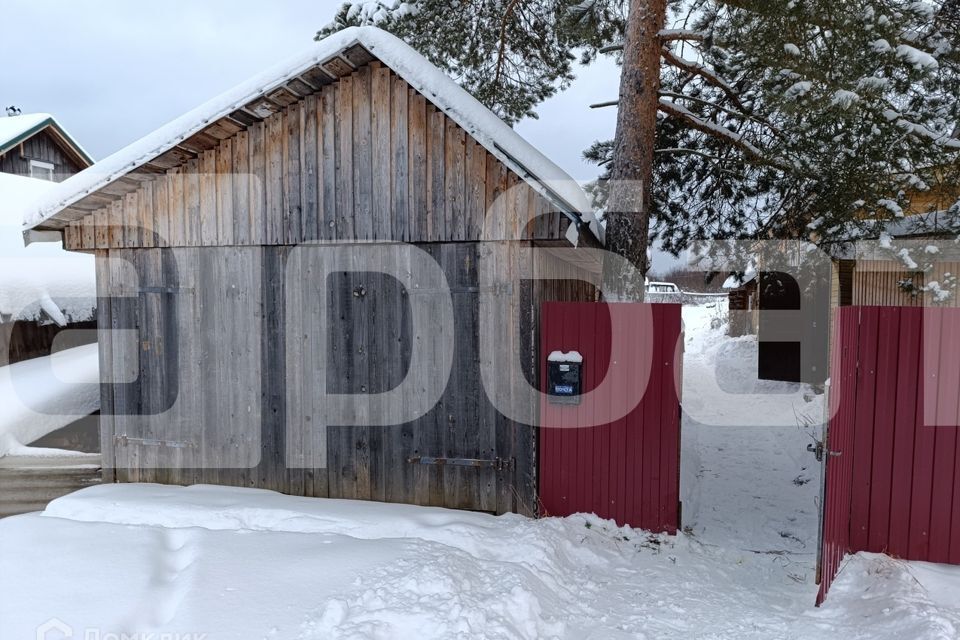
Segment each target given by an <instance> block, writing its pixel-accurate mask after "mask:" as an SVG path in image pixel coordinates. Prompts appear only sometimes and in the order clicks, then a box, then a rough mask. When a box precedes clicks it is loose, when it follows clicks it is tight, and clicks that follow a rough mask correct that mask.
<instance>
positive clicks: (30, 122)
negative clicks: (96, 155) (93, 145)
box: [0, 113, 93, 182]
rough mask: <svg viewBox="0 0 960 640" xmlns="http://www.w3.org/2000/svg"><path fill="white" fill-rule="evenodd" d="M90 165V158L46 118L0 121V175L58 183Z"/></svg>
mask: <svg viewBox="0 0 960 640" xmlns="http://www.w3.org/2000/svg"><path fill="white" fill-rule="evenodd" d="M92 164H93V158H92V157H90V154H88V153H87V152H86V151H84V149H83V147H81V146H80V145H79V144H78V143H77V141H76V140H74V139H73V138H72V137H71V136H70V134H69V133H67V131H66V130H65V129H64V128H63V127H61V126H60V124H59V123H58V122H57V121H56V119H55V118H54V117H53V116H51V115H50V114H47V113H29V114H24V115H16V116H7V117H5V118H0V173H9V174H12V175H15V176H26V177H29V178H37V179H40V180H47V181H50V182H62V181H63V180H65V179H67V178H69V177H70V176H72V175H74V174H76V173H79V172H80V171H83V170H84V169H86V168H87V167H89V166H90V165H92Z"/></svg>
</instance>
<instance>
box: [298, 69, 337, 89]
mask: <svg viewBox="0 0 960 640" xmlns="http://www.w3.org/2000/svg"><path fill="white" fill-rule="evenodd" d="M300 80H301V81H303V82H306V83H307V84H309V85H310V86H312V87H313V88H314V89H315V90H319V89H322V88H323V87H324V86H326V85H328V84H331V83H332V82H333V81H334V80H335V78H334V77H333V76H331V75H329V74H327V73H324V72H323V70H322V69H320V68H319V67H311V68H310V69H307V70H306V71H304V72H303V73H301V74H300Z"/></svg>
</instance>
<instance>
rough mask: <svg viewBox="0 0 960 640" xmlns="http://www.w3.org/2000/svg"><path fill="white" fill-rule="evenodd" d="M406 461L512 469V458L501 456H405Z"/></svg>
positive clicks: (500, 469) (499, 469)
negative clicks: (489, 457) (482, 457)
mask: <svg viewBox="0 0 960 640" xmlns="http://www.w3.org/2000/svg"><path fill="white" fill-rule="evenodd" d="M407 462H409V463H410V464H432V465H437V466H445V465H449V466H451V467H480V468H483V469H496V470H497V471H503V470H505V469H513V467H514V460H513V458H510V459H507V460H505V459H503V458H493V459H492V460H491V459H487V460H484V459H480V458H437V457H434V456H413V457H411V458H407Z"/></svg>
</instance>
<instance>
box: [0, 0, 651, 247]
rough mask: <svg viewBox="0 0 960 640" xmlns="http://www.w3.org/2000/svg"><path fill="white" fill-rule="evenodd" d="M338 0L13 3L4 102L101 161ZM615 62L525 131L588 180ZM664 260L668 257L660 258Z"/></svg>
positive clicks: (240, 77)
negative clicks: (41, 117) (44, 117)
mask: <svg viewBox="0 0 960 640" xmlns="http://www.w3.org/2000/svg"><path fill="white" fill-rule="evenodd" d="M337 6H339V2H334V1H332V0H313V1H308V0H284V1H282V2H273V3H264V2H262V1H258V2H253V1H251V0H230V1H229V2H227V1H225V0H206V1H204V2H188V1H187V0H166V1H165V2H150V3H146V2H130V1H129V0H97V1H94V0H70V1H67V0H61V1H60V2H54V3H49V2H37V1H36V0H3V10H2V15H3V19H4V23H5V25H6V28H5V29H4V49H5V51H6V55H5V56H4V62H3V63H0V107H6V106H7V105H11V104H12V105H16V106H18V107H20V108H21V109H22V110H23V112H24V113H30V112H37V111H43V112H49V113H52V114H54V115H55V116H56V117H57V119H58V120H59V121H60V123H61V124H62V125H63V126H64V127H65V128H66V129H67V130H68V131H69V132H70V133H71V135H72V136H73V137H74V138H76V140H77V141H78V142H79V143H80V144H81V145H83V146H84V147H85V148H86V149H87V151H89V152H90V154H91V155H93V156H94V158H96V159H102V158H105V157H106V156H108V155H110V154H111V153H113V152H115V151H117V150H119V149H121V148H123V147H124V146H126V145H127V144H129V143H131V142H133V141H135V140H137V139H139V138H140V137H142V136H144V135H146V134H148V133H150V132H151V131H153V130H154V129H156V128H158V127H160V126H161V125H163V124H165V123H167V122H168V121H170V120H172V119H173V118H176V117H177V116H179V115H181V114H183V113H184V112H186V111H189V110H190V109H193V108H194V107H196V106H197V105H199V104H201V103H203V102H204V101H206V100H208V99H209V98H211V97H213V96H216V95H218V94H219V93H221V92H223V91H225V90H226V89H229V88H230V87H232V86H234V85H236V84H238V83H240V82H242V81H244V80H246V79H247V78H249V77H250V76H253V75H254V74H256V73H258V72H260V71H261V70H263V69H266V68H269V67H271V66H273V65H275V64H277V63H278V62H281V61H282V60H284V59H285V58H287V57H289V56H292V55H296V54H297V53H299V52H300V51H302V50H303V49H305V48H308V47H310V46H311V44H312V42H313V35H314V33H315V32H316V31H317V29H319V28H320V27H321V26H323V25H324V24H326V23H327V22H329V20H330V19H331V18H332V16H333V14H334V13H335V10H336V8H337ZM617 84H618V73H617V68H616V66H615V65H614V64H613V63H612V62H611V61H609V60H607V61H602V62H600V63H598V64H596V65H593V66H591V67H590V68H589V69H581V70H580V72H579V77H578V79H577V80H576V81H575V82H574V83H573V85H572V86H571V87H570V88H569V89H568V90H566V91H565V92H563V93H561V94H559V95H557V96H556V97H554V98H552V99H551V100H549V101H547V102H546V103H544V104H542V105H541V106H540V108H539V109H538V111H539V114H540V118H539V119H537V120H526V121H524V122H521V123H520V124H518V125H517V130H518V131H519V132H520V133H521V135H523V136H524V137H525V138H527V140H529V141H530V142H531V143H532V144H533V145H534V146H536V147H537V148H539V149H540V150H541V151H542V152H543V153H544V154H546V155H547V156H548V157H549V158H550V159H552V160H553V161H554V162H556V163H557V164H559V165H560V166H561V167H563V168H564V169H565V170H566V171H567V172H568V173H569V174H570V175H572V176H573V177H574V178H576V179H578V180H592V179H593V178H595V177H596V176H597V173H598V169H597V167H596V166H594V165H591V164H589V163H587V162H585V161H584V160H583V159H582V153H583V150H584V149H586V148H587V147H588V146H589V145H590V144H591V143H592V142H593V141H594V140H598V139H608V138H612V137H613V132H614V124H615V123H614V120H615V117H616V112H615V110H614V109H609V108H608V109H590V108H589V105H590V104H591V103H594V102H599V101H604V100H609V99H611V98H615V97H616V95H617ZM658 261H659V260H658Z"/></svg>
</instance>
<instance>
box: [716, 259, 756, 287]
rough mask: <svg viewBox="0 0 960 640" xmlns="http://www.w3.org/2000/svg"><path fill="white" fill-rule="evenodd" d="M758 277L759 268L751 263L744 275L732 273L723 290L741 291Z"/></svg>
mask: <svg viewBox="0 0 960 640" xmlns="http://www.w3.org/2000/svg"><path fill="white" fill-rule="evenodd" d="M756 277H757V267H756V266H755V265H754V264H753V262H752V261H751V262H750V264H748V265H747V268H746V270H745V271H744V272H743V273H732V274H730V277H728V278H727V279H726V280H724V282H723V287H722V288H723V289H739V288H740V287H742V286H743V285H745V284H747V283H749V282H750V281H752V280H753V279H754V278H756Z"/></svg>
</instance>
